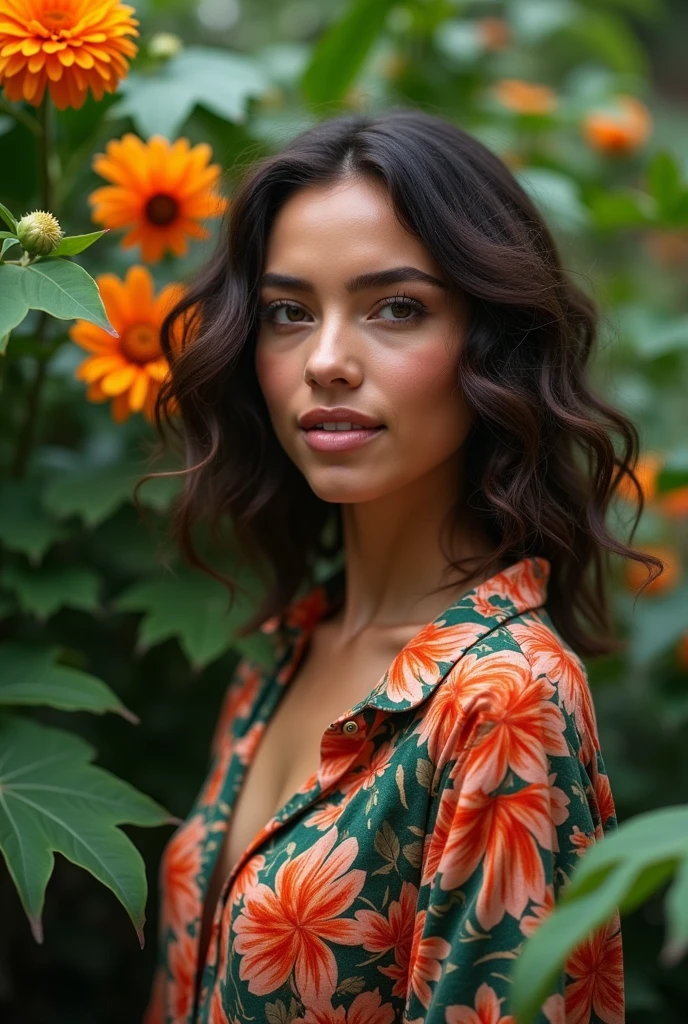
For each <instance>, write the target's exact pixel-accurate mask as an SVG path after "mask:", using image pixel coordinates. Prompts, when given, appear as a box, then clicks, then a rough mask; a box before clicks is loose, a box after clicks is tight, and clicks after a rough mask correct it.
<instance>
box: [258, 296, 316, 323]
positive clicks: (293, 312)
mask: <svg viewBox="0 0 688 1024" xmlns="http://www.w3.org/2000/svg"><path fill="white" fill-rule="evenodd" d="M280 309H283V310H284V311H285V313H286V320H278V319H277V317H276V314H277V312H278V310H280ZM304 313H305V310H304V309H302V308H301V306H297V305H296V303H294V302H288V301H287V300H286V299H278V300H277V301H275V302H271V303H269V304H268V305H267V306H260V307H259V308H258V317H259V319H260V320H266V321H267V322H268V323H272V324H277V325H278V326H279V325H280V324H281V325H282V326H284V325H285V324H302V323H305V322H306V321H304V320H301V319H299V314H300V315H303V314H304Z"/></svg>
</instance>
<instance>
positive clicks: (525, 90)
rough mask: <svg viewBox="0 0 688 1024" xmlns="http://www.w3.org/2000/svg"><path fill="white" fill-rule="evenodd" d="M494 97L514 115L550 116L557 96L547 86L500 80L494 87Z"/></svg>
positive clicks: (517, 79)
mask: <svg viewBox="0 0 688 1024" xmlns="http://www.w3.org/2000/svg"><path fill="white" fill-rule="evenodd" d="M494 95H495V96H496V98H497V100H498V101H499V102H500V103H501V104H502V106H503V107H506V108H507V109H508V110H513V112H514V113H515V114H551V113H552V111H553V110H555V109H556V106H557V95H556V93H555V92H554V90H553V89H550V87H549V86H548V85H539V84H536V83H534V82H524V81H523V79H521V78H502V79H500V80H499V81H498V82H497V83H496V85H495V86H494Z"/></svg>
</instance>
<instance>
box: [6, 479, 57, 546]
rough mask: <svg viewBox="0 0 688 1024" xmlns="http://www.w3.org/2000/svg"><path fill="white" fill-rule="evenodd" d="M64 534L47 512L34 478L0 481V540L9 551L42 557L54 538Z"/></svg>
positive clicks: (55, 539) (53, 541)
mask: <svg viewBox="0 0 688 1024" xmlns="http://www.w3.org/2000/svg"><path fill="white" fill-rule="evenodd" d="M66 535H67V531H66V530H65V528H64V526H61V525H60V524H59V523H56V522H55V520H54V519H53V518H52V517H51V516H49V515H48V513H47V512H46V511H45V509H44V508H43V505H42V503H41V499H40V495H39V492H38V490H37V486H36V484H35V483H34V482H33V481H28V480H9V481H7V482H6V483H3V484H0V541H1V542H2V543H3V544H4V545H5V547H6V548H9V550H10V551H20V552H21V553H22V554H24V555H28V556H29V558H30V559H31V561H32V562H34V563H36V562H39V561H40V560H41V558H42V557H43V555H44V554H45V552H46V551H47V550H48V548H50V547H51V546H52V545H53V544H54V543H55V541H58V540H62V538H63V537H65V536H66Z"/></svg>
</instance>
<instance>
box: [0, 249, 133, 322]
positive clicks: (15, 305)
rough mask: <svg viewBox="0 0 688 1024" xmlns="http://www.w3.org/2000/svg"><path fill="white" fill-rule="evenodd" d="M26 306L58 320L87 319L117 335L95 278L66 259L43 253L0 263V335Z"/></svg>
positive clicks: (17, 319)
mask: <svg viewBox="0 0 688 1024" xmlns="http://www.w3.org/2000/svg"><path fill="white" fill-rule="evenodd" d="M30 309H42V310H45V312H46V313H50V315H51V316H54V317H57V318H58V319H60V320H73V319H76V318H81V319H84V320H88V321H89V322H90V323H92V324H96V326H97V327H102V328H103V330H105V331H107V332H108V334H112V335H114V337H118V334H117V331H116V330H115V328H114V327H113V326H112V324H111V323H110V321H109V320H108V318H107V314H106V312H105V307H104V306H103V301H102V299H101V297H100V292H99V291H98V286H97V285H96V282H95V281H94V280H93V278H92V277H91V276H90V275H89V274H87V273H86V271H85V270H84V269H83V267H80V266H79V265H78V264H77V263H71V262H69V261H68V260H63V259H59V258H58V259H54V260H53V258H52V257H47V258H45V259H41V260H37V261H36V262H35V263H30V264H29V265H28V266H26V267H19V266H17V265H16V264H14V263H12V264H10V263H0V336H2V335H4V334H7V333H8V332H9V331H11V330H13V329H14V328H15V327H17V325H18V324H20V323H21V322H22V320H23V319H24V317H25V316H26V314H27V313H28V312H29V310H30Z"/></svg>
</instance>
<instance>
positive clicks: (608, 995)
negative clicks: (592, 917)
mask: <svg viewBox="0 0 688 1024" xmlns="http://www.w3.org/2000/svg"><path fill="white" fill-rule="evenodd" d="M566 973H567V974H568V975H569V976H570V977H571V978H572V979H573V981H572V983H570V984H568V985H567V986H566V1024H589V1021H590V1018H591V1015H592V1011H593V1010H594V1012H595V1016H596V1017H598V1018H599V1020H601V1021H604V1024H624V1020H625V1016H624V1005H623V995H622V994H623V967H622V954H621V932H620V931H619V915H618V913H617V914H615V915H614V917H613V918H612V920H611V921H610V922H609V923H608V924H606V925H604V926H603V927H602V928H599V929H598V930H597V931H596V932H595V933H594V934H593V935H592V936H591V937H590V938H588V939H586V940H585V941H584V942H582V943H581V944H580V945H579V946H578V947H577V948H576V949H575V951H574V952H573V953H572V954H571V956H570V957H569V959H568V960H567V961H566Z"/></svg>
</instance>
